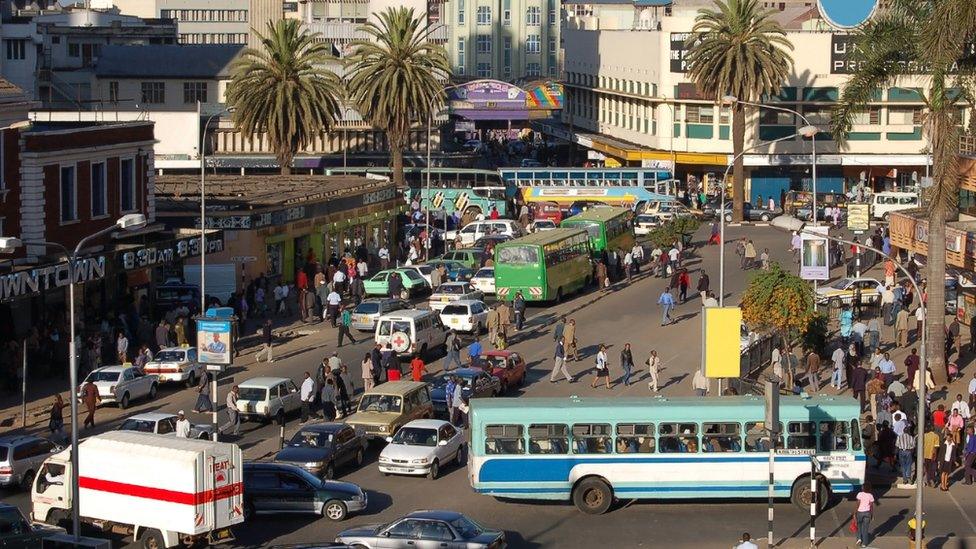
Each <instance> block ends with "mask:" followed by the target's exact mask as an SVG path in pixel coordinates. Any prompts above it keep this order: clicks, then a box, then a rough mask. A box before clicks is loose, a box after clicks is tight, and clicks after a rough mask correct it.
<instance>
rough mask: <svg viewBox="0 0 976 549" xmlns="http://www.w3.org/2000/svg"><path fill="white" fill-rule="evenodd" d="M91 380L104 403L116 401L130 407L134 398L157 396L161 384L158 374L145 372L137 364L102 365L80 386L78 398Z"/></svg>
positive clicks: (122, 406)
mask: <svg viewBox="0 0 976 549" xmlns="http://www.w3.org/2000/svg"><path fill="white" fill-rule="evenodd" d="M89 381H90V382H92V383H93V384H94V385H95V388H96V389H98V396H100V397H101V398H102V403H109V402H115V403H118V405H119V407H120V408H128V407H129V402H130V401H132V400H134V399H138V398H143V397H146V398H147V399H149V400H152V399H154V398H156V389H157V388H158V385H159V378H158V377H157V376H155V375H152V374H148V375H147V374H144V373H142V370H140V369H139V368H136V367H135V366H102V367H101V368H98V369H97V370H92V372H91V373H90V374H88V377H86V378H85V381H84V382H82V384H81V387H78V398H81V389H82V387H84V386H85V384H86V383H88V382H89Z"/></svg>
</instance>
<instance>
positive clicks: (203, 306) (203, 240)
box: [200, 107, 236, 314]
mask: <svg viewBox="0 0 976 549" xmlns="http://www.w3.org/2000/svg"><path fill="white" fill-rule="evenodd" d="M235 110H236V109H235V108H234V107H225V108H223V109H220V110H219V111H217V112H215V113H213V114H211V115H210V117H209V118H207V122H206V123H205V124H204V125H203V129H202V130H201V131H200V314H203V313H204V312H206V310H207V286H206V284H207V282H206V280H207V275H206V267H207V246H206V244H207V223H206V221H207V219H206V215H207V214H206V204H207V197H206V194H205V189H206V188H207V181H206V175H207V162H206V161H207V149H206V143H205V142H206V139H207V130H208V129H209V128H210V123H211V122H212V121H213V119H214V118H215V117H218V116H220V115H222V114H224V113H232V112H234V111H235Z"/></svg>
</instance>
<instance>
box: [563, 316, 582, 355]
mask: <svg viewBox="0 0 976 549" xmlns="http://www.w3.org/2000/svg"><path fill="white" fill-rule="evenodd" d="M563 349H564V350H565V351H566V352H567V353H569V354H567V355H566V360H569V357H570V355H571V356H572V357H573V361H574V362H578V361H579V350H578V346H577V345H576V319H575V318H571V319H569V323H567V324H566V328H565V329H564V330H563Z"/></svg>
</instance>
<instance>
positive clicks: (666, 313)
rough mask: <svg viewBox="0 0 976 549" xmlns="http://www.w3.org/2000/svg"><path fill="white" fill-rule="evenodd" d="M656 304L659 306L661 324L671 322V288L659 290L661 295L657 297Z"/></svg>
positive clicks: (672, 306) (672, 320) (672, 304)
mask: <svg viewBox="0 0 976 549" xmlns="http://www.w3.org/2000/svg"><path fill="white" fill-rule="evenodd" d="M657 304H658V305H660V306H661V326H664V325H666V324H671V323H672V322H674V319H672V318H671V310H672V309H674V297H673V296H672V295H671V288H670V287H668V288H665V289H664V291H663V292H661V297H659V298H657Z"/></svg>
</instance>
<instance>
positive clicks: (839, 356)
mask: <svg viewBox="0 0 976 549" xmlns="http://www.w3.org/2000/svg"><path fill="white" fill-rule="evenodd" d="M846 354H847V353H845V352H844V348H843V347H842V346H840V345H838V346H837V348H836V349H834V352H833V354H831V355H830V360H831V361H832V363H833V368H834V371H833V374H831V376H830V386H831V387H833V388H835V389H837V390H838V391H839V390H840V389H841V386H842V385H843V383H844V357H845V355H846Z"/></svg>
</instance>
